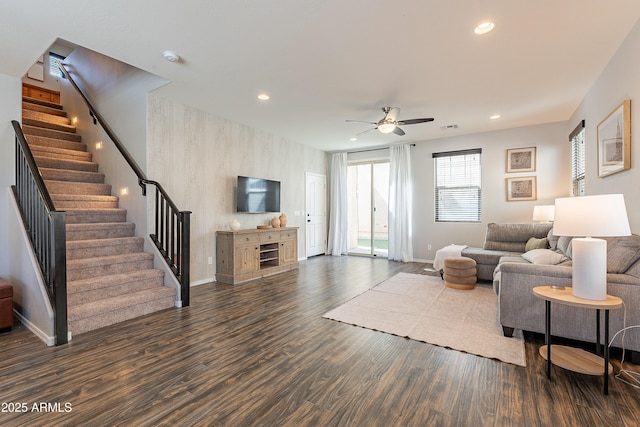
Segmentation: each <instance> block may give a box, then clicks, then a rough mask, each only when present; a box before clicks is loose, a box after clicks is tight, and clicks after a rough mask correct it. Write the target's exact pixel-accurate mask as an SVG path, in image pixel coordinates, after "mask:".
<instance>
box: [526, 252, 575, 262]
mask: <svg viewBox="0 0 640 427" xmlns="http://www.w3.org/2000/svg"><path fill="white" fill-rule="evenodd" d="M522 258H524V259H526V260H527V261H529V262H530V263H532V264H545V265H556V264H559V263H561V262H563V261H566V260H567V257H566V256H564V255H562V254H559V253H557V252H554V251H552V250H550V249H533V250H531V251H528V252H525V253H524V254H522Z"/></svg>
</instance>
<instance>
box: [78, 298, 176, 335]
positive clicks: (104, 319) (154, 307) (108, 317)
mask: <svg viewBox="0 0 640 427" xmlns="http://www.w3.org/2000/svg"><path fill="white" fill-rule="evenodd" d="M174 302H175V298H169V297H166V298H164V299H160V300H154V301H150V302H145V303H144V304H138V305H136V306H133V307H123V308H120V309H117V310H114V311H110V312H108V313H104V314H99V315H97V316H92V317H88V318H84V319H78V320H72V321H69V330H70V331H71V333H72V334H73V335H79V334H82V333H84V332H88V331H92V330H94V329H98V328H102V327H105V326H109V325H113V324H116V323H119V322H124V321H125V320H129V319H133V318H135V317H139V316H143V315H145V314H149V313H153V312H156V311H160V310H164V309H167V308H171V307H173V306H174Z"/></svg>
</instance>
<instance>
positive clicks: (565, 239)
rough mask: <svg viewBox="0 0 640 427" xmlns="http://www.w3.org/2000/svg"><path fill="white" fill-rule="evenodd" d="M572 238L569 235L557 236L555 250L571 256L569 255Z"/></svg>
mask: <svg viewBox="0 0 640 427" xmlns="http://www.w3.org/2000/svg"><path fill="white" fill-rule="evenodd" d="M572 239H573V237H569V236H562V237H559V238H558V245H557V250H558V251H560V252H562V253H563V254H564V255H566V256H568V257H569V258H573V257H572V256H571V249H572V246H571V240H572Z"/></svg>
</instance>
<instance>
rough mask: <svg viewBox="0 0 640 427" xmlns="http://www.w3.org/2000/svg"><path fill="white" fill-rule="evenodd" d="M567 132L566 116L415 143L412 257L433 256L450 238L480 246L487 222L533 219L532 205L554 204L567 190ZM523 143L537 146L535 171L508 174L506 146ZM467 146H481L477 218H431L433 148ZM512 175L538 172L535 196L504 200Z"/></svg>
mask: <svg viewBox="0 0 640 427" xmlns="http://www.w3.org/2000/svg"><path fill="white" fill-rule="evenodd" d="M569 132H570V131H567V124H566V122H558V123H550V124H544V125H537V126H528V127H522V128H516V129H507V130H501V131H496V132H485V133H479V134H473V135H464V136H459V137H451V138H442V139H436V140H430V141H422V142H418V143H416V146H415V147H413V148H412V151H411V162H412V165H411V168H412V173H413V185H414V204H413V211H414V214H413V252H414V258H415V259H416V260H433V258H434V256H435V251H436V250H437V249H439V248H441V247H444V246H447V245H449V244H452V243H455V244H465V245H469V246H482V244H483V242H484V236H485V231H486V227H487V224H488V223H490V222H503V223H515V222H532V221H531V216H532V214H533V206H535V205H542V204H553V203H554V199H555V198H556V197H566V196H568V195H569V189H570V185H571V169H570V161H571V157H570V156H571V155H570V145H569V139H568V136H569ZM523 147H536V148H537V149H536V152H537V169H536V171H535V172H532V173H518V174H515V173H510V174H507V173H506V150H507V149H509V148H523ZM471 148H481V149H482V222H481V223H436V222H435V213H434V169H433V158H432V154H433V153H436V152H443V151H455V150H465V149H471ZM517 176H536V177H537V184H538V185H537V193H538V198H537V200H536V201H518V202H508V201H507V197H506V178H508V177H509V178H510V177H517ZM427 245H431V250H428V249H427Z"/></svg>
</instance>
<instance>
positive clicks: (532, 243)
mask: <svg viewBox="0 0 640 427" xmlns="http://www.w3.org/2000/svg"><path fill="white" fill-rule="evenodd" d="M548 247H549V241H548V240H547V238H546V237H543V238H541V239H536V238H535V237H532V238H530V239H529V240H527V244H526V245H524V251H525V252H529V251H532V250H534V249H547V248H548Z"/></svg>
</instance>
